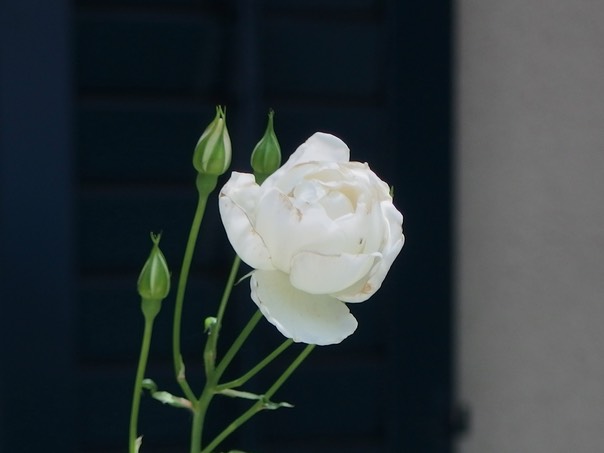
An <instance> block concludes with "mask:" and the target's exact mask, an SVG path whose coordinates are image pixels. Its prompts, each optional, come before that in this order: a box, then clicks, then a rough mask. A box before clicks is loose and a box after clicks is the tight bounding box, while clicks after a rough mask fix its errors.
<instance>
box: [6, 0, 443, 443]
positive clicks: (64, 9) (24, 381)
mask: <svg viewBox="0 0 604 453" xmlns="http://www.w3.org/2000/svg"><path fill="white" fill-rule="evenodd" d="M1 5H2V6H1V10H0V17H1V20H2V28H1V31H0V33H1V36H0V42H1V43H2V44H0V45H1V49H2V53H1V54H0V62H1V65H2V66H1V71H2V72H1V78H0V90H1V91H0V94H1V98H0V109H1V111H0V115H1V116H0V121H1V123H0V140H1V141H0V150H1V153H2V154H1V158H2V161H1V172H2V173H1V177H2V179H1V184H2V185H1V196H2V199H1V200H2V201H1V204H0V209H1V212H0V214H1V220H2V226H1V228H2V230H1V234H0V241H1V244H0V250H1V254H2V255H1V256H2V260H1V265H2V272H1V274H0V275H2V291H0V294H2V298H1V303H2V307H3V310H2V315H1V322H2V325H1V326H0V327H1V329H0V332H1V333H0V335H1V337H0V340H1V342H0V344H1V345H0V348H1V349H0V352H1V354H2V355H1V356H0V359H1V360H0V367H1V368H0V379H1V385H0V389H1V390H0V396H1V400H0V401H1V404H0V410H1V413H2V415H1V416H0V449H1V450H2V451H3V452H4V451H6V452H13V451H36V450H42V449H43V450H44V451H50V452H59V451H60V452H72V451H73V452H76V451H77V452H81V453H114V452H121V451H125V449H126V439H127V432H128V420H129V411H130V402H131V392H132V385H133V379H134V373H135V367H136V361H137V357H138V350H139V347H140V341H141V333H142V327H143V322H142V316H141V314H140V309H139V305H140V303H139V297H138V295H137V293H136V286H135V285H136V279H137V276H138V273H139V271H140V268H141V266H142V264H143V263H144V261H145V259H146V257H147V255H148V253H149V250H150V240H149V232H150V231H156V232H158V231H163V239H162V249H163V251H164V253H165V255H166V257H167V260H168V262H169V264H170V266H171V268H172V270H173V272H174V274H175V275H177V274H178V272H179V269H180V263H181V260H182V254H183V251H184V246H185V241H186V238H187V234H188V229H189V227H190V222H191V220H192V216H193V212H194V208H195V205H196V190H195V186H194V181H195V179H194V178H195V172H194V170H193V168H192V166H191V156H192V151H193V148H194V146H195V144H196V142H197V139H198V138H199V136H200V134H201V132H202V131H203V130H204V128H205V127H206V125H207V124H208V123H209V122H210V121H211V120H212V119H213V116H214V109H215V106H216V105H217V104H222V105H226V106H227V109H228V117H227V118H228V125H229V130H230V133H231V137H232V141H233V148H234V161H233V165H232V169H236V170H240V171H249V164H248V162H249V156H250V153H251V150H252V148H253V146H254V145H255V143H256V142H257V141H258V140H259V139H260V137H261V136H262V134H263V132H264V129H265V127H266V118H267V113H268V110H269V108H273V109H274V110H275V112H276V115H275V128H276V131H277V135H278V137H279V139H280V142H281V146H282V149H283V153H284V157H285V158H286V157H287V156H288V155H289V154H291V152H293V151H294V150H295V148H296V147H297V146H298V145H299V144H301V143H303V142H304V141H305V140H306V139H307V138H308V137H309V136H310V135H311V134H312V133H314V132H315V131H317V130H320V131H324V132H330V133H333V134H335V135H337V136H339V137H341V138H342V139H343V140H344V141H345V142H346V143H347V144H348V145H349V147H350V148H351V150H352V152H351V154H352V158H353V159H354V160H358V161H367V162H369V163H370V164H371V167H372V169H373V170H374V171H375V172H376V173H378V174H379V175H380V176H381V177H382V178H383V179H384V180H386V181H387V182H388V183H389V184H391V185H393V186H394V187H395V192H396V195H395V198H396V204H397V206H398V208H399V209H400V210H401V211H402V212H403V213H404V215H405V217H406V218H408V219H409V221H408V222H407V223H406V224H405V226H404V228H405V234H406V236H407V241H408V242H407V244H406V245H405V248H404V252H403V253H402V255H401V257H400V258H399V260H398V261H397V262H396V264H395V265H394V267H393V268H392V270H391V273H390V278H389V279H388V280H387V281H386V283H385V284H384V286H383V288H382V290H381V291H380V292H379V295H378V296H376V297H374V298H372V300H371V301H370V302H368V303H365V304H359V305H357V306H355V307H353V312H354V314H355V316H356V317H357V318H358V319H359V324H360V327H359V329H358V331H357V332H356V333H355V335H354V336H353V337H351V338H350V339H349V340H347V341H346V342H344V343H342V344H341V345H338V346H333V347H325V348H319V349H318V350H317V351H316V352H315V353H313V354H312V355H311V357H310V358H309V359H308V360H307V362H305V363H304V365H303V366H302V367H301V369H300V371H299V372H298V373H297V374H296V375H295V376H294V377H293V378H292V379H291V380H290V381H289V382H288V383H287V384H286V385H285V386H284V387H283V388H282V389H281V390H280V392H279V393H278V394H277V395H276V397H275V399H276V400H277V401H281V400H285V401H288V402H291V403H293V404H294V405H295V406H296V407H295V409H291V410H289V409H287V410H286V409H281V410H280V411H278V412H266V413H262V414H260V415H259V416H257V417H255V418H254V420H253V421H252V422H250V423H249V424H248V425H247V426H245V427H244V429H242V430H241V431H240V432H238V433H237V434H235V435H234V436H232V437H231V438H229V440H228V441H227V442H226V443H225V445H224V450H221V451H226V450H228V449H230V448H233V449H243V450H245V451H250V452H263V453H270V452H275V453H276V452H284V451H288V452H310V451H312V452H330V453H336V452H342V453H344V452H346V453H354V452H364V453H367V452H376V453H377V452H385V451H388V452H399V451H421V452H424V453H429V452H435V453H445V452H449V451H451V438H452V429H453V425H452V423H451V407H452V365H451V363H452V362H451V347H452V346H451V300H452V294H451V285H450V267H451V239H450V236H451V216H450V210H451V178H450V174H451V144H450V143H451V142H450V140H451V134H450V124H451V121H450V81H451V71H450V53H451V52H450V47H451V29H450V22H451V5H450V3H449V2H448V1H433V2H426V3H420V2H399V1H379V0H378V1H375V0H355V1H349V0H346V1H343V0H331V1H323V0H321V1H307V0H304V1H300V0H290V1H268V0H267V1H254V0H232V1H229V0H222V1H217V0H216V1H200V0H76V1H71V2H69V1H64V0H58V1H53V2H48V1H45V0H25V1H19V2H16V1H3V2H2V3H1ZM227 176H228V175H225V178H223V179H222V181H223V182H224V181H226V177H227ZM232 259H233V252H232V250H231V248H230V245H229V244H228V241H227V240H226V237H225V235H224V232H223V229H222V225H221V223H220V220H219V218H218V214H217V205H216V200H215V199H214V201H213V202H212V203H211V204H210V206H209V209H208V213H207V215H206V219H205V220H204V225H203V227H202V231H201V245H200V247H198V251H197V254H196V256H195V261H194V268H193V272H192V277H191V283H190V285H189V291H188V293H187V296H188V297H187V301H186V305H185V319H186V321H185V325H184V327H183V337H182V339H183V350H184V356H185V360H186V365H187V377H188V378H189V382H191V385H192V386H193V388H194V389H196V390H197V391H200V390H201V386H202V384H203V370H202V369H201V368H200V364H201V351H202V347H203V341H204V335H203V332H202V323H203V319H204V318H205V317H206V316H210V315H214V314H215V310H216V306H217V303H218V297H219V295H220V294H221V293H222V289H223V285H224V282H225V279H226V276H227V273H228V269H229V268H230V263H231V261H232ZM174 286H176V285H174ZM174 292H175V290H174V291H173V294H174ZM173 294H172V297H170V298H169V299H168V300H166V301H165V302H164V308H163V310H162V313H161V314H160V315H159V319H158V321H157V323H156V327H155V332H154V338H153V343H152V349H151V358H150V365H149V368H148V371H147V376H149V377H152V378H153V379H154V380H155V381H156V382H157V383H158V385H159V386H160V388H161V389H165V390H168V391H173V392H175V393H176V392H178V389H177V387H176V386H175V385H174V382H173V381H174V378H173V372H172V358H171V322H172V321H171V320H172V307H173V297H174V295H173ZM253 310H254V305H253V303H251V301H250V300H249V288H248V287H247V285H241V287H238V288H237V292H236V295H235V299H234V300H232V301H231V304H230V307H229V312H228V319H227V328H226V329H225V332H224V338H223V340H224V341H223V342H222V343H221V344H222V350H223V351H224V349H225V348H226V347H227V345H228V344H229V341H230V340H232V337H233V335H234V333H235V332H236V331H238V329H240V328H241V327H242V325H243V324H244V323H245V322H246V321H247V319H248V318H249V316H251V314H252V313H253ZM252 340H253V341H251V344H250V345H249V347H247V348H246V349H245V351H244V353H243V354H241V356H240V357H239V358H238V361H237V363H235V366H234V368H233V369H232V370H231V377H236V376H237V375H239V374H241V372H242V370H246V369H248V368H249V367H250V366H251V365H253V364H255V363H256V362H257V361H259V360H260V359H261V358H263V357H264V355H266V354H267V353H268V352H269V351H272V350H273V349H274V348H275V347H276V346H277V345H278V344H280V343H281V342H282V337H280V335H279V334H278V332H277V331H276V330H275V329H274V328H273V327H272V326H270V325H269V324H268V323H267V322H265V321H263V322H262V323H261V324H260V326H259V327H258V328H257V329H256V331H255V332H254V336H253V338H252ZM292 350H293V351H292V354H295V353H297V352H299V351H300V350H301V346H299V347H297V348H292ZM287 359H289V360H291V355H290V356H288V357H285V358H284V359H283V360H280V361H278V362H277V364H276V365H275V367H274V368H271V370H270V371H268V372H267V373H266V374H264V375H262V376H261V377H260V378H258V379H256V380H254V381H253V382H251V383H250V384H249V386H248V390H250V391H255V392H257V393H262V392H263V391H264V390H265V389H266V388H267V386H268V385H270V383H271V382H272V380H271V379H274V378H275V377H276V376H277V373H278V370H281V369H283V368H284V367H285V366H286V365H287ZM247 406H248V403H246V402H237V401H224V399H222V400H220V401H218V400H215V403H214V407H216V410H215V411H213V412H211V414H210V417H211V418H212V421H211V423H210V426H208V436H210V435H211V433H212V432H213V433H216V432H217V430H219V429H222V428H223V427H224V426H225V425H226V424H227V423H229V422H230V421H231V420H232V419H233V417H234V416H236V415H237V414H239V413H241V412H242V411H243V410H244V409H245V408H246V407H247ZM219 408H222V409H219ZM189 427H190V416H189V415H188V413H186V412H185V411H179V410H177V409H173V408H169V407H165V406H162V405H161V404H159V403H158V402H156V401H154V400H152V399H151V398H149V397H147V398H144V399H143V407H142V417H141V421H140V428H139V431H140V432H141V433H143V434H144V435H145V438H144V446H143V450H142V451H145V452H149V453H151V452H176V451H188V447H187V445H188V437H189V434H188V433H189Z"/></svg>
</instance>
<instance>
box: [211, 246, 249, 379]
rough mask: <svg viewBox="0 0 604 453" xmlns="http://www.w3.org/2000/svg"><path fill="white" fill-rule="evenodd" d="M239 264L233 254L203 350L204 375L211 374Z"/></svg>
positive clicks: (239, 259) (238, 259)
mask: <svg viewBox="0 0 604 453" xmlns="http://www.w3.org/2000/svg"><path fill="white" fill-rule="evenodd" d="M240 264H241V258H239V256H237V255H235V259H234V260H233V265H232V266H231V272H230V274H229V278H228V280H227V283H226V286H225V288H224V292H223V293H222V299H221V300H220V305H219V306H218V314H217V315H216V323H215V324H214V325H213V326H212V328H211V330H210V335H209V337H208V340H207V342H206V347H205V350H204V362H205V369H206V377H207V376H209V375H210V374H212V372H213V371H214V365H215V363H216V357H217V348H218V335H219V334H220V328H221V327H222V320H223V318H224V312H225V311H226V306H227V302H228V301H229V297H231V292H232V291H233V286H234V285H235V278H236V277H237V272H238V271H239V265H240Z"/></svg>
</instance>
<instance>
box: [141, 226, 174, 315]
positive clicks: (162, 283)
mask: <svg viewBox="0 0 604 453" xmlns="http://www.w3.org/2000/svg"><path fill="white" fill-rule="evenodd" d="M160 239H161V234H154V233H151V241H153V248H152V249H151V253H150V254H149V258H147V261H146V262H145V265H144V266H143V270H142V271H141V273H140V275H139V277H138V282H137V289H138V293H139V294H140V296H141V298H142V308H143V312H144V313H145V315H148V314H150V315H152V317H154V316H155V315H156V314H157V312H159V308H160V303H161V301H162V300H163V299H165V298H166V297H167V296H168V293H169V292H170V271H169V270H168V264H167V263H166V258H165V257H164V254H163V253H162V252H161V250H160V249H159V241H160Z"/></svg>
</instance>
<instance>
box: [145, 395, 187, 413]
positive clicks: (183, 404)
mask: <svg viewBox="0 0 604 453" xmlns="http://www.w3.org/2000/svg"><path fill="white" fill-rule="evenodd" d="M151 396H152V397H153V398H155V399H156V400H157V401H159V402H161V403H163V404H168V405H170V406H174V407H179V408H182V409H190V410H193V405H192V404H191V402H190V401H189V400H188V399H186V398H181V397H179V396H174V395H172V394H171V393H168V392H164V391H160V392H153V393H152V394H151Z"/></svg>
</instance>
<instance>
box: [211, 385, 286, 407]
mask: <svg viewBox="0 0 604 453" xmlns="http://www.w3.org/2000/svg"><path fill="white" fill-rule="evenodd" d="M217 393H219V394H221V395H224V396H229V397H231V398H243V399H246V400H256V401H261V402H262V408H263V409H269V410H274V409H279V408H281V407H294V406H293V405H292V404H290V403H288V402H285V401H284V402H282V403H275V402H273V401H271V400H269V399H268V398H266V397H265V396H264V395H257V394H255V393H250V392H242V391H240V390H233V389H224V390H221V391H219V392H217Z"/></svg>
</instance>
